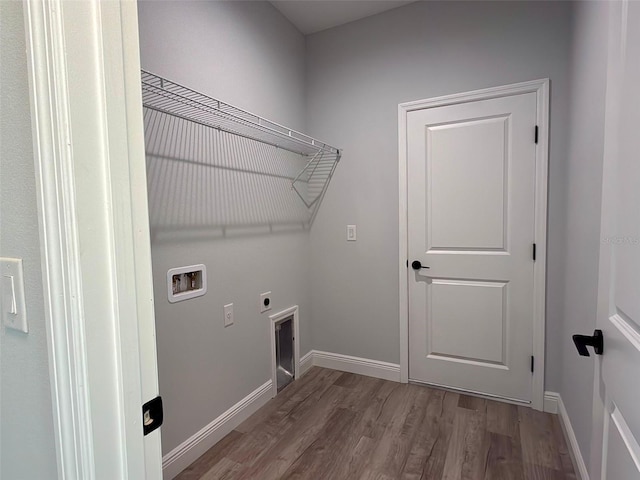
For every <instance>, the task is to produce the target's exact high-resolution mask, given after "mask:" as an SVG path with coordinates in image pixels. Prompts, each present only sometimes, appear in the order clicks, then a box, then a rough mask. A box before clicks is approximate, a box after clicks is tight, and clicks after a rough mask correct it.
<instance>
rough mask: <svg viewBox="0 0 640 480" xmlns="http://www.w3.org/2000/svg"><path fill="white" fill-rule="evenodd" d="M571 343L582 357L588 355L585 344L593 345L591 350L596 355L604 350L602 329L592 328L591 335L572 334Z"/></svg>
mask: <svg viewBox="0 0 640 480" xmlns="http://www.w3.org/2000/svg"><path fill="white" fill-rule="evenodd" d="M573 343H574V344H575V345H576V348H577V349H578V353H579V354H580V355H582V356H583V357H589V356H590V355H589V350H588V349H587V346H590V347H593V351H594V352H595V353H596V355H602V351H603V350H604V338H603V336H602V330H594V331H593V336H589V335H574V336H573Z"/></svg>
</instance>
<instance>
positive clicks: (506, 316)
mask: <svg viewBox="0 0 640 480" xmlns="http://www.w3.org/2000/svg"><path fill="white" fill-rule="evenodd" d="M536 119H537V96H536V93H535V92H529V93H521V94H514V95H509V96H501V97H499V98H489V99H483V100H477V101H469V102H465V103H458V104H453V105H444V106H439V107H434V108H426V109H423V110H415V111H410V112H408V114H407V159H408V161H407V178H408V182H407V189H408V253H409V268H410V269H411V268H412V265H411V263H412V262H415V261H419V262H421V264H422V265H423V268H419V269H415V268H414V270H410V274H409V379H410V380H411V381H418V382H424V383H429V384H435V385H442V386H446V387H453V388H458V389H462V390H466V391H470V392H477V393H482V394H488V395H496V396H499V397H504V398H509V399H515V400H519V401H523V402H529V401H530V400H531V395H532V373H531V365H532V355H533V341H532V337H533V316H534V293H533V292H534V259H533V248H534V246H533V244H534V241H535V240H534V239H535V232H534V227H535V223H534V215H535V172H536V143H535V128H536Z"/></svg>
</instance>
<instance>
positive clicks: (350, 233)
mask: <svg viewBox="0 0 640 480" xmlns="http://www.w3.org/2000/svg"><path fill="white" fill-rule="evenodd" d="M355 241H356V226H355V225H347V242H355Z"/></svg>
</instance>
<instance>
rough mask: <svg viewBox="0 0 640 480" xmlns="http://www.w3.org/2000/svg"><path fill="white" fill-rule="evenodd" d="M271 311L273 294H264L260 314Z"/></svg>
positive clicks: (261, 299)
mask: <svg viewBox="0 0 640 480" xmlns="http://www.w3.org/2000/svg"><path fill="white" fill-rule="evenodd" d="M269 310H271V292H264V293H263V294H261V295H260V313H264V312H267V311H269Z"/></svg>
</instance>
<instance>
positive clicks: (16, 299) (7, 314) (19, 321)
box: [0, 258, 29, 333]
mask: <svg viewBox="0 0 640 480" xmlns="http://www.w3.org/2000/svg"><path fill="white" fill-rule="evenodd" d="M0 274H1V275H2V285H1V288H2V323H3V324H4V326H5V327H7V328H11V329H13V330H18V331H19V332H24V333H29V327H28V325H27V307H26V304H25V300H24V275H23V273H22V259H21V258H0Z"/></svg>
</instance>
